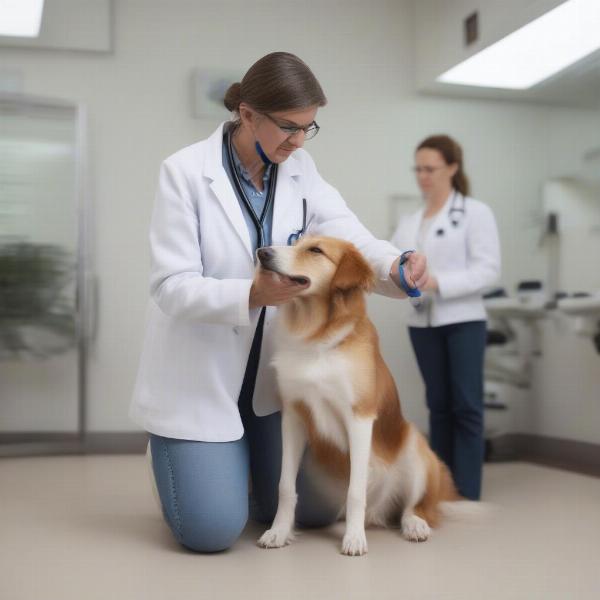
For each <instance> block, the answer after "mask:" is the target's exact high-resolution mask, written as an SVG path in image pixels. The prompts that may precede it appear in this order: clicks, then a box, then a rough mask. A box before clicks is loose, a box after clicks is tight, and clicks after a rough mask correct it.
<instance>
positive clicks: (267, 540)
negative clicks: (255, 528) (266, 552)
mask: <svg viewBox="0 0 600 600" xmlns="http://www.w3.org/2000/svg"><path fill="white" fill-rule="evenodd" d="M294 539H295V537H294V532H293V531H292V530H290V529H277V528H275V527H274V528H272V529H267V531H265V532H264V533H263V534H262V535H261V537H260V538H259V540H258V545H259V546H260V547H261V548H282V547H283V546H287V545H288V544H290V543H291V542H293V541H294Z"/></svg>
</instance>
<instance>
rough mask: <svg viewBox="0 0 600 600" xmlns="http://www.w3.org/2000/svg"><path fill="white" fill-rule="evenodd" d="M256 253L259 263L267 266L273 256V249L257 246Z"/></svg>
mask: <svg viewBox="0 0 600 600" xmlns="http://www.w3.org/2000/svg"><path fill="white" fill-rule="evenodd" d="M256 254H257V256H258V260H260V262H261V264H262V265H264V266H267V265H268V264H269V263H271V262H272V261H273V259H274V258H275V250H273V248H269V247H267V248H259V249H258V250H257V252H256Z"/></svg>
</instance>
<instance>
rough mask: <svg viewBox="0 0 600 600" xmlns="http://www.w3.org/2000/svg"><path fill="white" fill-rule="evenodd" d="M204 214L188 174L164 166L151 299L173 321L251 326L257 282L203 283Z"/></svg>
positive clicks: (153, 238)
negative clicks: (251, 298)
mask: <svg viewBox="0 0 600 600" xmlns="http://www.w3.org/2000/svg"><path fill="white" fill-rule="evenodd" d="M198 232H199V226H198V214H197V211H196V208H195V203H194V202H193V201H192V198H191V194H190V190H189V186H188V184H187V181H186V178H185V174H184V173H182V172H181V169H178V168H177V167H175V166H173V165H170V164H169V162H168V160H167V161H165V162H163V164H162V166H161V169H160V176H159V183H158V191H157V194H156V202H155V206H154V212H153V214H152V222H151V225H150V254H151V271H150V295H151V297H152V299H153V300H154V301H155V302H156V304H157V305H158V306H159V308H160V309H161V310H162V311H163V312H164V313H165V314H167V315H169V316H171V317H180V318H185V319H194V320H198V321H202V322H205V323H212V324H229V325H234V326H235V325H242V326H243V325H249V323H250V311H249V296H250V287H251V285H252V280H251V279H214V278H209V277H203V275H202V272H203V267H202V256H201V252H200V240H199V238H198V235H199V233H198Z"/></svg>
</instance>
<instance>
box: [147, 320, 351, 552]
mask: <svg viewBox="0 0 600 600" xmlns="http://www.w3.org/2000/svg"><path fill="white" fill-rule="evenodd" d="M261 338H262V317H261V320H260V322H259V326H258V328H257V334H256V336H255V338H254V342H253V344H252V350H251V352H250V357H249V359H248V366H247V369H246V375H245V377H244V382H243V385H242V391H241V393H240V398H239V401H238V406H239V409H240V415H241V417H242V422H243V424H244V436H243V437H242V438H241V439H239V440H235V441H233V442H195V441H188V440H177V439H172V438H165V437H161V436H157V435H151V437H150V448H151V452H152V464H153V469H154V477H155V480H156V484H157V488H158V493H159V496H160V500H161V504H162V508H163V515H164V517H165V520H166V522H167V524H168V525H169V527H170V528H171V531H172V532H173V534H174V535H175V537H176V539H177V540H178V541H179V542H180V543H181V544H182V545H183V546H186V547H187V548H189V549H191V550H195V551H197V552H218V551H220V550H225V549H226V548H229V547H230V546H231V545H232V544H233V543H234V542H235V540H236V539H237V538H238V537H239V535H240V534H241V532H242V531H243V529H244V527H245V525H246V522H247V520H248V517H249V515H250V517H251V518H253V519H255V520H257V521H260V522H261V523H268V524H270V523H271V522H272V520H273V518H274V517H275V512H276V511H277V501H278V485H279V476H280V471H281V413H275V414H272V415H269V416H266V417H257V416H256V415H255V414H254V411H253V410H252V395H253V392H254V383H255V380H256V369H257V367H258V358H259V354H260V343H261ZM306 459H307V456H306V455H305V461H304V463H303V467H301V469H300V472H299V474H298V479H297V490H298V506H297V510H296V520H297V523H298V525H299V526H300V527H322V526H325V525H329V524H330V523H333V522H334V521H335V519H336V517H337V515H338V512H339V509H340V506H337V505H334V504H333V503H332V502H330V501H328V500H326V499H325V497H323V496H322V494H320V493H319V490H318V488H317V487H316V486H315V485H314V483H313V482H312V481H311V479H310V476H309V475H308V472H307V471H306V469H305V468H304V467H305V465H306ZM249 480H250V481H251V494H250V498H249V495H248V482H249Z"/></svg>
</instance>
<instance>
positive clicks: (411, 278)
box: [390, 252, 437, 290]
mask: <svg viewBox="0 0 600 600" xmlns="http://www.w3.org/2000/svg"><path fill="white" fill-rule="evenodd" d="M399 262H400V257H398V258H397V259H396V260H395V261H394V264H393V265H392V268H391V269H390V276H391V278H392V279H393V280H394V281H395V283H396V284H397V285H398V287H400V276H399V275H398V263H399ZM404 272H405V277H406V280H407V281H408V284H409V285H410V286H412V287H416V288H419V289H420V290H428V289H429V288H428V281H429V279H430V275H429V273H428V271H427V259H426V258H425V255H424V254H421V253H420V252H413V253H411V254H409V256H408V259H407V260H406V262H405V263H404ZM436 289H437V287H436Z"/></svg>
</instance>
